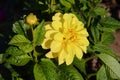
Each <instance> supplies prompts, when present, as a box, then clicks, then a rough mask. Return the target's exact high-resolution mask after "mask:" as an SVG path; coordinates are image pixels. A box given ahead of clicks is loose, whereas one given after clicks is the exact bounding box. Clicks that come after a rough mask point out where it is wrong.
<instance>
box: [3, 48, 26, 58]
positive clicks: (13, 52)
mask: <svg viewBox="0 0 120 80" xmlns="http://www.w3.org/2000/svg"><path fill="white" fill-rule="evenodd" d="M5 53H6V54H8V55H12V56H16V55H22V54H26V53H25V52H23V51H22V50H20V49H19V48H18V47H15V46H10V47H8V48H7V49H6V52H5Z"/></svg>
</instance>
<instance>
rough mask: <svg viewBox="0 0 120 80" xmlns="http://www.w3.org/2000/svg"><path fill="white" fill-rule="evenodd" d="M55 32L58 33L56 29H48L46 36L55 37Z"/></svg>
mask: <svg viewBox="0 0 120 80" xmlns="http://www.w3.org/2000/svg"><path fill="white" fill-rule="evenodd" d="M55 33H56V31H55V30H48V31H47V32H46V33H45V37H46V38H53V37H54V34H55Z"/></svg>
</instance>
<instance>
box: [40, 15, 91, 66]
mask: <svg viewBox="0 0 120 80" xmlns="http://www.w3.org/2000/svg"><path fill="white" fill-rule="evenodd" d="M45 28H46V34H45V39H44V41H43V43H42V48H44V49H50V51H49V52H48V53H47V54H46V57H48V58H57V59H58V63H59V65H60V64H63V63H64V62H66V64H67V65H70V64H71V63H72V62H73V60H74V56H76V57H77V58H78V59H81V58H82V56H83V53H86V51H87V46H88V45H89V41H88V40H87V36H88V32H87V30H86V29H85V28H84V24H83V23H82V22H81V21H79V20H78V19H77V17H76V16H75V15H74V14H72V13H65V14H61V13H56V14H55V15H54V16H53V17H52V22H49V23H47V24H46V26H45Z"/></svg>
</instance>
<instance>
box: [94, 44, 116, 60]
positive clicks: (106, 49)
mask: <svg viewBox="0 0 120 80" xmlns="http://www.w3.org/2000/svg"><path fill="white" fill-rule="evenodd" d="M93 49H94V50H95V51H98V52H101V53H106V54H109V55H110V56H112V57H114V58H116V55H115V53H114V52H113V50H112V49H111V48H109V47H108V46H106V45H103V44H95V45H94V46H93Z"/></svg>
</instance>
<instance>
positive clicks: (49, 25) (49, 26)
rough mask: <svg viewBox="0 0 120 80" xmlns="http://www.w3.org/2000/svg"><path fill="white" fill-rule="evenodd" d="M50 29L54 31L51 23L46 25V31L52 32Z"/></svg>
mask: <svg viewBox="0 0 120 80" xmlns="http://www.w3.org/2000/svg"><path fill="white" fill-rule="evenodd" d="M50 29H52V27H51V23H50V22H49V23H47V24H46V25H45V30H50Z"/></svg>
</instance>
